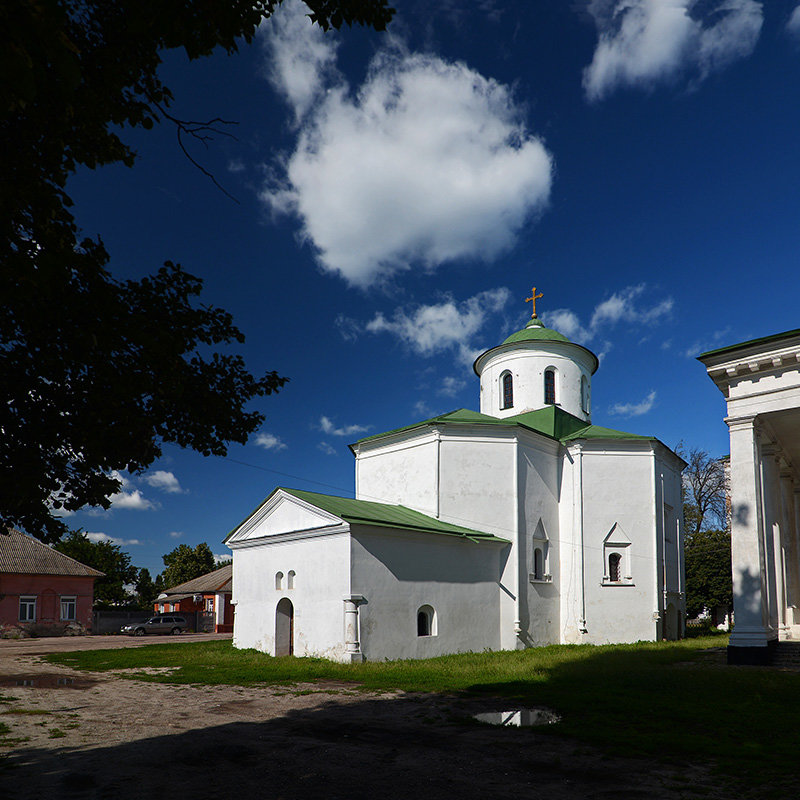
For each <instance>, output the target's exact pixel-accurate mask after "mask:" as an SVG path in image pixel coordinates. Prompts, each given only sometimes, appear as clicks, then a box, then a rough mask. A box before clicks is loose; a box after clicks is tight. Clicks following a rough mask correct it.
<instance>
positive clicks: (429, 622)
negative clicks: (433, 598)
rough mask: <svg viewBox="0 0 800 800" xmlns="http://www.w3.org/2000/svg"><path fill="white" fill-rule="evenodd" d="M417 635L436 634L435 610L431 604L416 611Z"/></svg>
mask: <svg viewBox="0 0 800 800" xmlns="http://www.w3.org/2000/svg"><path fill="white" fill-rule="evenodd" d="M417 636H436V612H435V611H434V610H433V607H432V606H421V607H420V609H419V611H417Z"/></svg>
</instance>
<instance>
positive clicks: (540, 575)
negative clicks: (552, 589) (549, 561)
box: [533, 547, 544, 581]
mask: <svg viewBox="0 0 800 800" xmlns="http://www.w3.org/2000/svg"><path fill="white" fill-rule="evenodd" d="M533 579H534V580H535V581H541V580H543V579H544V553H543V552H542V548H541V547H534V549H533Z"/></svg>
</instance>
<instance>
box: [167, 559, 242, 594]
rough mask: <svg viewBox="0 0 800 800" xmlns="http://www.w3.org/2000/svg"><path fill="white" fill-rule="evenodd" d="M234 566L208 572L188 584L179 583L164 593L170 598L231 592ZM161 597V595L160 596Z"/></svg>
mask: <svg viewBox="0 0 800 800" xmlns="http://www.w3.org/2000/svg"><path fill="white" fill-rule="evenodd" d="M232 577H233V566H232V565H231V564H228V566H227V567H220V568H219V569H215V570H214V571H213V572H207V573H206V574H205V575H201V576H200V577H199V578H194V579H193V580H191V581H186V583H179V584H178V585H177V586H171V587H170V588H169V589H166V590H165V591H164V594H166V595H167V596H168V597H169V596H171V595H174V594H203V592H229V591H231V578H232ZM159 597H161V595H159Z"/></svg>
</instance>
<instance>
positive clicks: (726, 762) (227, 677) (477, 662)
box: [48, 636, 800, 788]
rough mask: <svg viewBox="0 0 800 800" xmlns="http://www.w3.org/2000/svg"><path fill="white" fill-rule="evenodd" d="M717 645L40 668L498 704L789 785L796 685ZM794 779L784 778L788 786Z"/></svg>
mask: <svg viewBox="0 0 800 800" xmlns="http://www.w3.org/2000/svg"><path fill="white" fill-rule="evenodd" d="M726 643H727V640H726V639H725V638H724V637H719V636H716V637H707V638H699V639H689V640H685V641H682V642H658V643H640V644H635V645H613V646H605V647H591V646H566V645H562V646H558V645H555V646H551V647H543V648H536V649H530V650H521V651H512V652H486V653H463V654H460V655H452V656H443V657H440V658H432V659H426V660H419V661H410V660H409V661H389V662H382V663H379V662H376V663H366V664H352V665H350V664H347V665H345V664H335V663H333V662H330V661H325V660H323V659H314V658H291V657H288V658H271V657H270V656H266V655H264V654H263V653H259V652H256V651H255V650H236V649H234V648H233V647H232V645H231V643H230V642H227V641H226V642H219V641H215V642H202V643H197V644H185V645H181V646H180V647H175V646H173V645H149V646H145V647H141V648H130V649H124V650H98V651H86V652H76V653H64V654H58V655H51V656H48V659H49V660H50V661H52V662H54V663H58V664H63V665H66V666H70V667H75V668H77V669H83V670H94V671H116V670H120V669H131V668H144V667H171V668H174V669H173V671H171V672H169V673H162V674H156V675H145V674H143V673H141V674H138V675H136V676H135V677H138V678H140V679H141V680H147V681H154V682H162V683H191V684H200V685H203V684H206V685H207V684H234V685H253V684H281V685H287V684H289V685H290V684H294V683H301V682H309V681H317V680H335V681H352V682H353V683H355V684H357V685H358V686H359V687H361V688H363V689H365V690H381V689H402V690H406V691H413V692H439V693H447V694H457V695H459V696H466V697H476V696H477V697H492V698H498V702H497V708H498V710H500V709H501V708H504V707H505V708H513V707H517V706H532V705H545V706H548V707H550V708H553V709H555V710H556V711H557V712H558V713H560V714H561V715H562V721H561V722H560V723H558V724H556V725H552V726H548V727H546V728H539V729H537V731H540V732H542V733H545V734H547V735H566V736H570V737H572V738H575V739H579V740H582V741H585V742H587V743H590V744H593V745H597V746H600V747H604V748H608V749H609V750H611V751H612V752H614V753H615V754H617V755H624V754H629V755H638V756H646V757H655V758H660V759H661V758H663V759H666V760H668V761H672V762H676V763H680V762H682V761H691V762H703V761H711V762H713V763H714V764H716V765H717V768H718V769H719V770H720V772H721V774H724V775H726V776H729V777H731V778H733V779H741V780H744V779H745V777H747V779H748V781H749V785H750V787H751V788H752V787H753V786H757V785H758V784H759V783H767V782H769V783H770V784H772V785H773V786H774V785H775V781H776V780H777V776H781V775H784V774H787V770H786V765H787V764H792V763H794V760H795V758H796V755H797V748H798V733H797V728H798V721H800V673H795V672H783V671H778V670H774V669H765V668H753V667H727V666H725V665H724V664H723V662H722V659H721V657H720V656H719V648H721V647H723V646H724V645H725V644H726ZM791 773H792V770H791V769H790V770H788V774H789V775H790V777H792V776H791Z"/></svg>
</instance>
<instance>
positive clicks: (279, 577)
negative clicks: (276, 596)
mask: <svg viewBox="0 0 800 800" xmlns="http://www.w3.org/2000/svg"><path fill="white" fill-rule="evenodd" d="M275 588H276V589H283V573H282V572H276V573H275Z"/></svg>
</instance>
